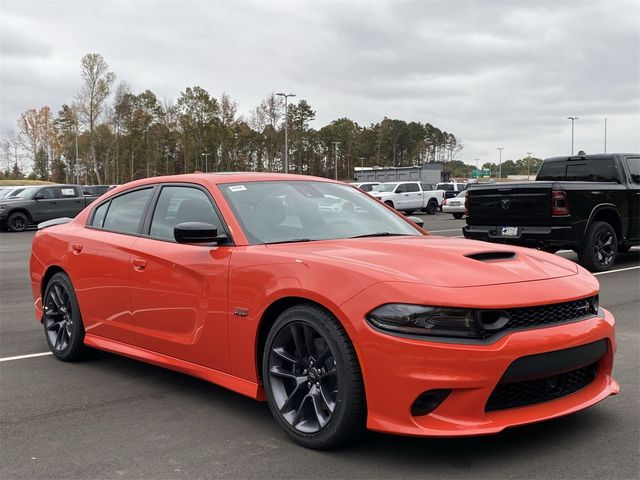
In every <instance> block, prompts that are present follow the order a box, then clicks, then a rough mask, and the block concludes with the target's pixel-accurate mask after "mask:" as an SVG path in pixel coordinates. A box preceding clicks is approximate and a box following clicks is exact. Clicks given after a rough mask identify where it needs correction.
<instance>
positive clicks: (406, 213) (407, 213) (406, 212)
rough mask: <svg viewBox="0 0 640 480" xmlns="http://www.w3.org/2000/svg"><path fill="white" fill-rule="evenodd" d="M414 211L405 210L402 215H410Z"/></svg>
mask: <svg viewBox="0 0 640 480" xmlns="http://www.w3.org/2000/svg"><path fill="white" fill-rule="evenodd" d="M414 211H415V210H405V211H404V212H402V213H404V214H405V215H411V214H412V213H413V212H414Z"/></svg>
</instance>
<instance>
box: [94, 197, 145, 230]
mask: <svg viewBox="0 0 640 480" xmlns="http://www.w3.org/2000/svg"><path fill="white" fill-rule="evenodd" d="M151 192H152V189H151V188H145V189H144V190H136V191H134V192H130V193H125V194H123V195H119V196H117V197H116V198H114V199H113V200H111V202H110V203H111V206H110V207H109V210H108V211H107V212H106V216H105V219H104V223H103V228H104V229H105V230H111V231H113V232H120V233H138V229H139V226H140V221H141V220H142V215H143V214H144V210H145V207H146V205H147V202H148V201H149V197H150V196H151ZM99 208H100V207H99ZM96 213H97V211H96Z"/></svg>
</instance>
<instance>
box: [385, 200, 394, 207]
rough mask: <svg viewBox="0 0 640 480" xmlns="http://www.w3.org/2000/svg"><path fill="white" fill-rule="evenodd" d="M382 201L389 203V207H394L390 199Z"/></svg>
mask: <svg viewBox="0 0 640 480" xmlns="http://www.w3.org/2000/svg"><path fill="white" fill-rule="evenodd" d="M384 203H386V204H387V205H389V206H390V207H391V208H395V207H394V206H393V202H392V201H391V200H387V201H386V202H384Z"/></svg>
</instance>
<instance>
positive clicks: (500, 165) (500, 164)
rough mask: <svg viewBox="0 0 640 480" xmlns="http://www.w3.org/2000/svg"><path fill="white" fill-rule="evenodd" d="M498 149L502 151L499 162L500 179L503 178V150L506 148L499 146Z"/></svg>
mask: <svg viewBox="0 0 640 480" xmlns="http://www.w3.org/2000/svg"><path fill="white" fill-rule="evenodd" d="M498 150H499V151H500V163H499V164H498V180H502V150H504V147H498Z"/></svg>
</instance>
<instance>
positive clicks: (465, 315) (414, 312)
mask: <svg viewBox="0 0 640 480" xmlns="http://www.w3.org/2000/svg"><path fill="white" fill-rule="evenodd" d="M367 320H368V321H369V323H371V324H372V325H374V326H375V327H378V328H380V329H382V330H388V331H390V332H398V333H409V334H413V335H431V336H438V337H458V338H481V337H480V334H479V332H478V327H477V324H476V319H475V313H474V311H473V310H469V309H464V308H449V307H428V306H424V305H410V304H404V303H388V304H386V305H382V306H381V307H378V308H376V309H375V310H373V311H372V312H371V313H369V315H367Z"/></svg>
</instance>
